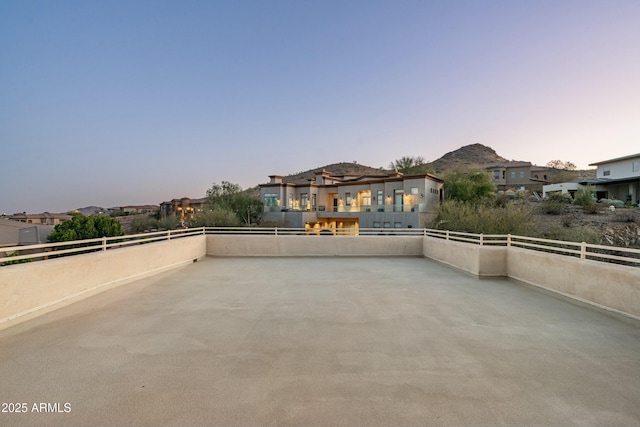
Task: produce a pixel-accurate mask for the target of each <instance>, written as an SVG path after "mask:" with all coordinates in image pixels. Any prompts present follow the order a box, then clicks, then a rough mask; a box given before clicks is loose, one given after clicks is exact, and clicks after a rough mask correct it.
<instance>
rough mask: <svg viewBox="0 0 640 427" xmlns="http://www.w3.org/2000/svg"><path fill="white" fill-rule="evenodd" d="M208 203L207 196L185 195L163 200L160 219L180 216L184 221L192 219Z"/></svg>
mask: <svg viewBox="0 0 640 427" xmlns="http://www.w3.org/2000/svg"><path fill="white" fill-rule="evenodd" d="M208 203H209V199H207V198H206V197H204V198H202V199H190V198H188V197H183V198H181V199H173V200H171V201H170V202H162V203H160V219H165V218H167V217H170V216H179V217H180V220H181V221H182V222H183V223H184V221H185V220H188V219H190V218H191V217H193V216H194V215H195V214H196V213H197V212H202V211H203V210H204V209H205V208H206V206H207V204H208Z"/></svg>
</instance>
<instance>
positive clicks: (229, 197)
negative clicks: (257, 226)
mask: <svg viewBox="0 0 640 427" xmlns="http://www.w3.org/2000/svg"><path fill="white" fill-rule="evenodd" d="M252 191H253V190H251V189H249V190H245V191H243V190H242V187H240V186H239V185H238V184H233V183H231V182H228V181H222V182H221V183H220V184H216V183H214V184H213V185H212V186H211V188H209V189H208V190H207V198H208V199H209V206H210V207H211V208H212V209H213V208H223V209H227V210H230V211H231V212H233V213H234V214H235V215H236V216H237V217H238V220H239V221H241V222H243V223H244V224H247V225H251V224H252V223H255V222H257V220H258V217H259V216H260V213H261V212H262V206H263V203H262V201H261V200H260V198H259V197H256V196H254V195H253V194H252Z"/></svg>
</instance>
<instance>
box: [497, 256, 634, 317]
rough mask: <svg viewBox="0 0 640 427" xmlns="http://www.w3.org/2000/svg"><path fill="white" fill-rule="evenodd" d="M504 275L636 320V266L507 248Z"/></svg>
mask: <svg viewBox="0 0 640 427" xmlns="http://www.w3.org/2000/svg"><path fill="white" fill-rule="evenodd" d="M507 267H508V275H509V277H511V278H513V279H517V280H520V281H522V282H525V283H528V284H532V285H535V286H539V287H541V288H544V289H547V290H550V291H553V292H557V293H559V294H561V295H564V296H568V297H571V298H574V299H577V300H579V301H582V302H586V303H589V304H592V305H595V306H597V307H600V308H603V309H606V310H611V311H614V312H620V313H622V314H625V315H631V317H633V318H634V319H636V320H640V268H638V267H628V266H624V265H619V264H608V263H604V262H599V261H592V260H589V259H579V258H573V257H568V256H557V255H554V254H550V253H544V252H535V251H530V250H526V249H522V248H514V247H510V248H509V250H508V253H507Z"/></svg>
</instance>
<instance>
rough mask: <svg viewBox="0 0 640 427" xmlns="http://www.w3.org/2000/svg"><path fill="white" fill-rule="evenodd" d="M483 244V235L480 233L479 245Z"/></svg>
mask: <svg viewBox="0 0 640 427" xmlns="http://www.w3.org/2000/svg"><path fill="white" fill-rule="evenodd" d="M483 244H484V235H483V234H482V233H480V246H482V245H483Z"/></svg>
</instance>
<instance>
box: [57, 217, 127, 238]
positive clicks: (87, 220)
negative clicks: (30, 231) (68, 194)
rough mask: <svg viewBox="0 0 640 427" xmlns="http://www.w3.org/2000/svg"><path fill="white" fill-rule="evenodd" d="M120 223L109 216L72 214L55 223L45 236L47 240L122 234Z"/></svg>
mask: <svg viewBox="0 0 640 427" xmlns="http://www.w3.org/2000/svg"><path fill="white" fill-rule="evenodd" d="M123 234H124V232H123V231H122V225H121V224H120V222H118V220H116V219H113V218H111V217H109V216H96V215H90V216H84V215H74V216H73V218H72V219H70V220H67V221H64V222H62V223H60V224H58V225H56V226H55V227H54V229H53V231H52V232H51V234H50V235H49V237H47V240H48V241H49V242H68V241H71V240H83V239H95V238H98V237H114V236H122V235H123Z"/></svg>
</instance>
